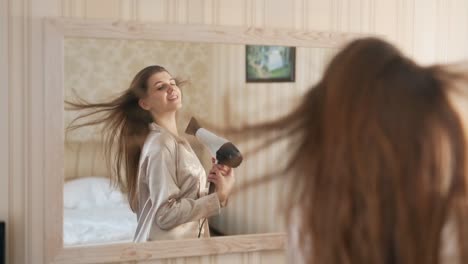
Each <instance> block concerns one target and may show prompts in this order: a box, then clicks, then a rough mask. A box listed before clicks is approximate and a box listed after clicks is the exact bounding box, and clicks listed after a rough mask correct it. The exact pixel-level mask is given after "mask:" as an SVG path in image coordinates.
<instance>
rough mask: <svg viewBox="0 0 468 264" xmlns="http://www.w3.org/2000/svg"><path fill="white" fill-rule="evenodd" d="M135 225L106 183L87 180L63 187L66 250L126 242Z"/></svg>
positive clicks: (121, 197) (133, 216)
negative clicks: (74, 247) (78, 246)
mask: <svg viewBox="0 0 468 264" xmlns="http://www.w3.org/2000/svg"><path fill="white" fill-rule="evenodd" d="M136 225H137V220H136V214H135V213H133V212H132V211H131V210H130V208H129V206H128V203H127V201H126V199H125V196H124V195H122V194H121V193H120V192H119V191H117V190H115V189H113V188H111V187H110V185H109V180H108V179H105V178H98V177H87V178H82V179H78V180H74V181H71V182H67V183H66V184H65V186H64V217H63V241H64V245H65V246H71V245H83V244H101V243H106V244H107V243H115V242H126V241H127V242H129V241H132V239H133V235H134V233H135V229H136Z"/></svg>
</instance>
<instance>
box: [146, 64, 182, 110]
mask: <svg viewBox="0 0 468 264" xmlns="http://www.w3.org/2000/svg"><path fill="white" fill-rule="evenodd" d="M146 85H147V87H148V89H147V96H146V98H144V99H141V100H142V101H143V102H142V103H143V104H142V107H143V108H144V109H145V110H148V111H150V112H152V113H154V114H160V113H166V112H175V111H177V110H178V109H180V108H181V107H182V94H181V93H180V89H179V87H178V86H177V84H176V81H175V80H174V78H172V76H171V75H170V74H169V73H168V72H165V71H163V72H158V73H155V74H153V75H152V76H151V77H150V78H149V79H148V81H147V83H146Z"/></svg>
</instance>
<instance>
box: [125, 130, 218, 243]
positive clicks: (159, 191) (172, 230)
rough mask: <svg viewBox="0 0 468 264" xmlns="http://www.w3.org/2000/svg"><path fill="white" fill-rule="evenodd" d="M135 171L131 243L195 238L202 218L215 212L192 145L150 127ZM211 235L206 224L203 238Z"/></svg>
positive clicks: (213, 197)
mask: <svg viewBox="0 0 468 264" xmlns="http://www.w3.org/2000/svg"><path fill="white" fill-rule="evenodd" d="M150 129H151V131H150V134H149V135H148V137H147V139H146V141H145V144H144V145H143V149H142V152H141V156H140V162H139V169H138V202H139V208H138V212H137V219H138V226H137V229H136V233H135V237H134V242H144V241H151V240H166V239H183V238H197V237H198V233H199V229H200V225H201V224H202V221H203V219H204V218H207V217H210V216H213V215H216V214H219V211H220V207H221V206H220V203H219V199H218V196H217V194H216V193H213V194H210V195H206V193H207V188H206V173H205V170H204V168H203V166H202V165H201V163H200V161H199V160H198V158H197V156H196V155H195V153H194V152H193V150H192V148H191V147H190V144H189V143H188V142H187V141H186V140H184V139H181V138H176V137H175V136H174V135H172V134H171V133H170V132H168V131H167V130H166V129H164V128H162V127H160V126H158V125H156V124H155V123H152V124H150ZM203 236H209V230H208V225H207V221H205V224H204V227H203V228H202V233H201V237H203Z"/></svg>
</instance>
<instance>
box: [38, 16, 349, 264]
mask: <svg viewBox="0 0 468 264" xmlns="http://www.w3.org/2000/svg"><path fill="white" fill-rule="evenodd" d="M45 27H46V31H45V32H46V35H45V40H46V42H45V43H46V51H45V56H46V68H45V72H44V74H45V80H46V85H45V86H46V90H47V93H46V95H45V101H46V108H47V109H46V111H47V112H48V113H50V116H48V120H46V123H47V124H46V125H47V127H48V128H49V129H50V133H48V136H47V138H46V141H45V143H46V148H47V153H52V154H51V156H50V157H49V158H50V159H49V162H47V164H46V172H48V175H49V176H48V180H49V182H48V183H47V184H46V186H47V187H46V188H47V195H48V196H47V199H48V201H47V202H49V204H50V212H49V213H48V214H47V217H48V220H47V223H48V224H47V228H48V229H47V230H48V241H50V244H49V245H48V247H49V250H48V254H49V256H48V257H49V259H50V260H51V261H55V262H56V263H77V262H76V260H77V259H79V261H80V263H96V262H112V261H117V260H119V261H129V260H141V259H145V260H147V259H157V258H168V257H178V256H195V255H208V254H218V253H227V252H241V251H258V250H272V249H281V248H283V247H284V243H285V235H284V233H283V231H284V230H285V227H284V224H283V221H282V216H281V213H280V212H279V211H278V206H277V202H278V195H279V193H280V189H281V182H279V181H271V182H268V183H266V184H262V185H259V186H256V187H254V188H250V189H247V190H245V191H241V192H239V193H237V194H236V195H235V196H233V197H232V198H230V201H229V206H227V207H226V208H223V209H222V211H221V214H220V215H219V216H216V217H214V218H211V219H210V220H209V221H210V226H211V227H212V229H213V230H212V237H211V238H204V239H195V240H181V241H169V240H168V241H155V242H147V243H133V242H132V238H133V234H134V230H135V227H136V216H135V215H134V214H133V212H131V210H130V209H129V207H128V204H127V202H126V200H125V195H122V194H121V193H120V192H119V191H118V190H115V189H112V188H110V185H109V184H108V177H109V172H107V169H106V166H105V162H104V159H103V156H102V149H101V148H100V147H101V142H100V140H101V138H100V134H99V127H87V128H82V129H79V130H75V131H72V132H69V133H67V134H65V133H64V128H65V127H66V126H67V125H68V124H69V122H70V121H71V120H72V119H73V118H74V117H75V116H76V112H64V111H63V109H64V100H74V99H76V96H79V97H81V98H84V99H86V100H89V101H99V100H103V99H108V98H112V97H115V96H116V95H117V94H119V93H120V92H122V91H123V90H125V89H127V88H128V86H129V83H130V81H131V78H133V76H134V75H135V74H136V72H138V71H139V70H140V69H142V68H144V67H146V66H148V65H153V64H157V65H162V66H164V67H165V68H166V69H168V70H169V71H170V72H171V74H173V75H175V76H178V77H181V78H183V79H188V80H190V83H189V85H187V86H185V87H184V88H183V91H182V92H183V98H184V99H183V108H182V110H181V112H180V113H179V115H178V120H177V122H178V126H179V130H183V129H184V128H185V126H186V125H187V123H188V119H189V117H190V116H196V117H198V118H199V119H202V120H206V121H209V122H210V123H212V124H215V125H217V126H221V127H223V126H231V127H236V126H237V125H239V124H246V123H247V124H248V123H255V122H260V121H264V120H268V119H271V118H275V117H278V116H281V115H283V114H285V113H287V112H288V111H289V110H290V109H291V108H292V107H294V106H295V105H296V103H297V102H298V99H299V98H300V96H301V94H302V93H303V92H304V91H306V90H307V89H308V87H310V85H311V84H313V83H314V82H315V81H316V80H317V79H318V78H319V76H320V74H321V73H322V71H323V68H324V67H325V66H326V63H327V62H328V59H329V58H330V57H331V55H332V54H333V53H334V52H335V51H336V49H337V48H338V47H339V46H340V45H341V44H342V43H344V42H346V41H348V40H350V39H352V38H355V37H357V36H358V35H353V34H338V33H323V32H299V31H286V30H261V29H252V28H241V27H219V26H218V27H214V26H186V25H160V24H151V23H136V22H133V23H132V22H112V21H92V20H86V21H83V20H65V19H47V20H46V22H45ZM246 44H252V45H285V46H294V47H296V60H295V67H296V78H295V81H294V82H278V83H274V82H269V83H247V82H246V81H245V72H246V70H245V67H246V62H245V56H246V54H245V53H246V49H245V45H246ZM187 138H188V139H189V142H190V143H191V145H192V147H193V148H194V150H195V152H196V153H197V156H198V157H199V158H200V160H201V161H202V164H203V165H204V167H205V169H209V166H210V155H209V153H208V151H207V150H206V149H205V148H204V147H203V146H202V145H201V144H200V143H198V142H197V141H196V140H195V139H193V138H191V136H187ZM255 144H256V143H255V142H251V141H245V142H244V141H242V142H241V143H240V145H239V147H240V149H241V150H244V149H245V150H247V149H251V148H252V146H254V145H255ZM286 148H287V144H279V145H278V146H275V147H274V148H269V149H267V150H265V151H261V152H259V153H257V154H255V155H252V156H248V157H247V158H246V160H245V162H244V163H243V164H242V165H241V166H240V167H239V168H238V169H236V177H237V184H242V183H244V182H246V181H249V180H252V179H255V178H258V177H260V176H262V175H265V174H268V173H269V172H271V171H272V169H273V170H274V168H275V167H274V165H273V164H280V163H281V162H282V159H281V153H283V152H284V151H286ZM62 197H63V199H62ZM181 247H184V248H185V250H184V251H180V250H178V249H180V248H181Z"/></svg>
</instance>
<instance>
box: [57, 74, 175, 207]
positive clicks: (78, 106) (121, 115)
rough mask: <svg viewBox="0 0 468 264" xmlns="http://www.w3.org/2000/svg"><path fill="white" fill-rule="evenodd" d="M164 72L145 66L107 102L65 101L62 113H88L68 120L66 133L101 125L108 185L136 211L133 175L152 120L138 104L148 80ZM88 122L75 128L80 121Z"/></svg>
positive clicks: (135, 188) (78, 99)
mask: <svg viewBox="0 0 468 264" xmlns="http://www.w3.org/2000/svg"><path fill="white" fill-rule="evenodd" d="M159 72H167V70H166V69H165V68H163V67H161V66H157V65H153V66H148V67H146V68H144V69H142V70H141V71H140V72H138V73H137V74H136V75H135V77H134V78H133V80H132V82H131V84H130V87H129V88H128V89H127V90H125V91H124V92H123V93H122V94H121V95H120V96H118V97H117V98H115V99H113V100H110V101H108V102H102V103H90V102H88V101H86V100H84V99H82V98H77V101H76V102H70V101H66V102H65V103H66V105H67V107H66V110H75V111H76V110H88V111H87V112H85V113H83V114H80V115H79V116H78V117H76V118H75V119H73V120H72V122H71V123H70V124H69V126H68V127H67V131H70V130H74V129H77V128H80V127H84V126H92V125H97V124H103V127H102V137H103V145H104V154H105V158H106V165H107V167H108V168H109V169H110V170H111V175H110V176H111V182H112V183H113V184H114V185H117V186H119V187H120V189H121V190H122V191H123V192H125V193H127V197H128V202H129V204H130V207H131V209H132V210H133V211H134V212H136V211H137V209H138V196H137V182H138V179H137V175H138V174H137V173H138V163H139V159H140V154H141V150H142V147H143V144H144V141H145V139H146V137H147V136H148V134H149V124H150V123H151V122H153V118H152V116H151V114H150V113H149V111H146V110H144V109H143V108H141V107H140V106H139V104H138V101H139V99H142V98H144V97H146V95H147V90H148V86H147V82H148V79H149V78H150V77H151V76H152V75H153V74H156V73H159ZM89 117H93V118H92V119H91V120H87V121H84V122H82V123H79V124H76V121H78V120H81V119H83V118H85V119H87V118H89Z"/></svg>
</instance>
